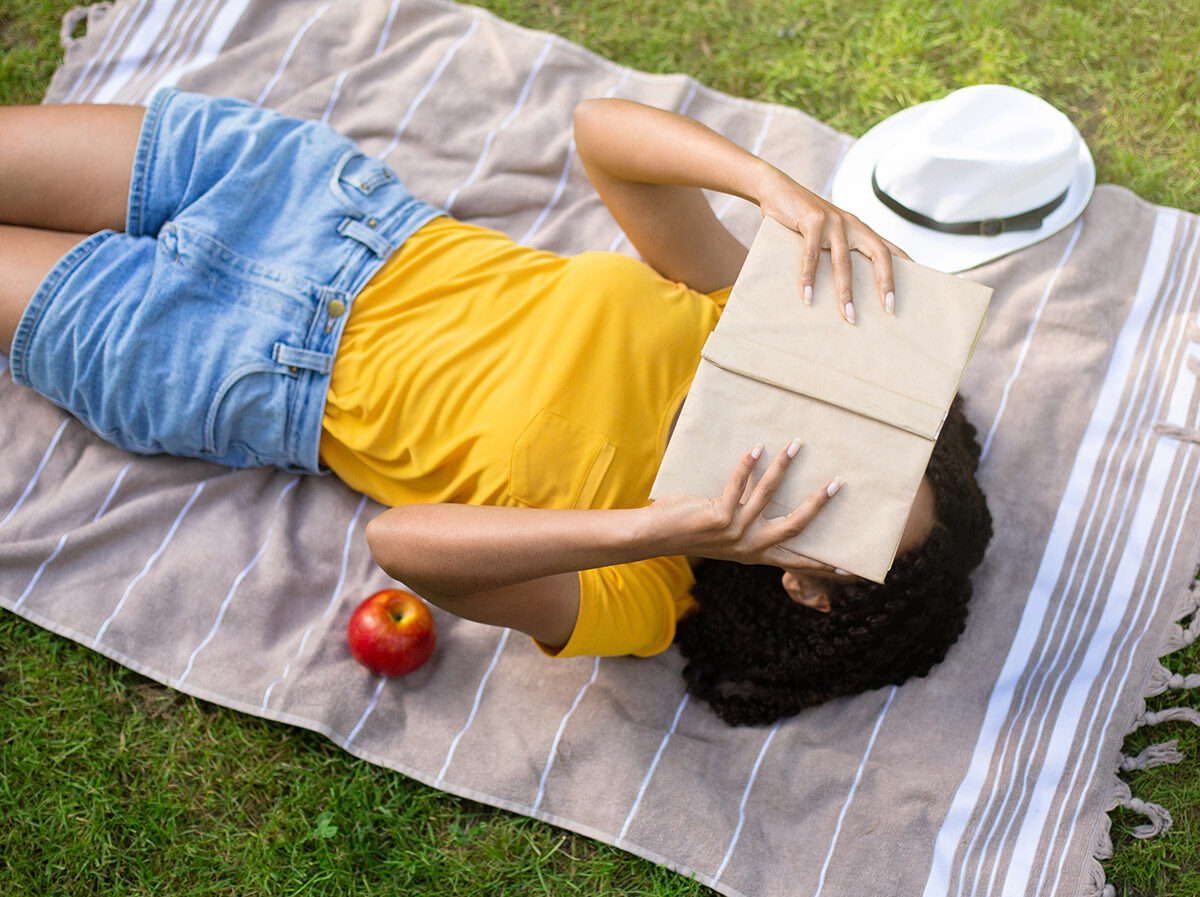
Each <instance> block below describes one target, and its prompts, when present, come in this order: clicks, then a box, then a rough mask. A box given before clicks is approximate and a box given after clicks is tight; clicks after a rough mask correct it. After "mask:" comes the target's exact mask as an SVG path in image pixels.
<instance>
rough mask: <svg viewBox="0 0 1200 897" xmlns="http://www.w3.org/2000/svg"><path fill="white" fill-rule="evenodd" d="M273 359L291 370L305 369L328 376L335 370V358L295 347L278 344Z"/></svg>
mask: <svg viewBox="0 0 1200 897" xmlns="http://www.w3.org/2000/svg"><path fill="white" fill-rule="evenodd" d="M271 358H272V359H273V360H275V361H276V362H278V363H279V364H285V365H287V366H288V367H290V368H303V369H304V370H306V371H316V372H317V373H318V374H328V373H329V372H330V371H332V370H333V356H332V355H329V354H327V353H325V352H313V351H311V350H310V349H297V348H296V347H295V346H285V345H284V344H283V343H276V344H275V349H274V351H273V352H272V353H271Z"/></svg>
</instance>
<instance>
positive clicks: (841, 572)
mask: <svg viewBox="0 0 1200 897" xmlns="http://www.w3.org/2000/svg"><path fill="white" fill-rule="evenodd" d="M833 572H834V573H836V574H837V575H838V576H849V575H850V571H849V570H843V569H842V568H841V567H834V568H833Z"/></svg>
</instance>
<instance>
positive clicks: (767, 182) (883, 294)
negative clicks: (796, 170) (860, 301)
mask: <svg viewBox="0 0 1200 897" xmlns="http://www.w3.org/2000/svg"><path fill="white" fill-rule="evenodd" d="M756 198H757V202H758V206H759V208H760V209H761V210H762V213H763V215H764V216H765V217H770V218H774V219H775V220H776V221H778V222H779V223H780V224H782V225H783V226H784V227H786V228H789V229H790V230H794V231H795V232H796V233H798V234H800V236H802V237H803V238H804V256H803V259H802V260H801V265H800V289H801V291H802V295H803V296H804V301H805V303H806V304H808V303H811V302H812V291H813V284H814V283H815V281H816V276H817V265H818V263H819V262H820V258H821V251H822V250H824V249H828V250H829V255H830V258H831V259H832V261H833V285H834V291H835V292H836V294H837V299H838V309H839V311H840V312H841V315H842V318H843V319H844V320H846V321H848V322H849V323H851V324H853V323H854V317H855V316H854V299H853V296H852V288H851V283H852V269H851V266H850V253H851V252H858V253H860V254H861V255H863V256H865V257H866V258H868V259H870V261H871V265H872V266H873V267H874V269H875V285H876V287H877V289H878V293H879V302H880V304H881V305H882V306H883V308H884V311H886V312H887V313H888V314H891V313H892V312H893V311H895V302H896V298H895V297H896V294H895V283H894V281H893V278H892V255H898V256H900V257H901V258H908V255H907V254H905V252H904V251H903V250H901V249H900V248H899V247H898V246H896V245H894V244H892V243H890V242H888V241H887V240H885V239H883V237H881V236H879V235H878V234H877V233H875V231H873V230H871V228H869V227H867V226H866V225H865V224H863V223H862V222H861V221H859V220H858V219H857V218H855V217H854V216H853V215H851V214H850V213H849V212H847V211H845V210H843V209H840V208H838V207H837V206H835V205H833V204H832V203H830V202H828V201H826V200H824V199H822V198H821V197H819V196H817V195H816V194H815V193H813V192H812V191H810V190H808V189H806V188H804V187H802V186H801V185H800V184H797V183H796V182H795V181H793V180H792V179H791V178H790V177H788V176H787V175H786V174H784V173H783V172H782V171H780V170H779V169H777V168H772V169H770V170H769V171H768V172H767V174H766V176H765V177H764V183H763V185H762V186H761V187H760V188H759V191H758V196H757V197H756Z"/></svg>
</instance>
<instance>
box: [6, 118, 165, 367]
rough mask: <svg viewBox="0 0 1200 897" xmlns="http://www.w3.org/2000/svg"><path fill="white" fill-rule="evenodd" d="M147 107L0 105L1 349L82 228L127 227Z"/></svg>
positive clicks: (87, 231)
mask: <svg viewBox="0 0 1200 897" xmlns="http://www.w3.org/2000/svg"><path fill="white" fill-rule="evenodd" d="M144 115H145V110H144V109H143V108H142V107H140V106H88V105H66V106H10V107H0V349H2V350H3V351H4V352H8V351H9V349H10V347H11V346H12V339H13V334H14V332H15V331H16V328H17V322H18V321H20V320H21V315H22V314H23V313H24V311H25V307H26V306H27V305H28V304H29V300H30V298H32V296H33V293H34V291H35V290H36V289H37V286H38V284H39V283H41V281H42V278H43V277H45V275H46V273H47V272H48V271H49V270H50V269H51V268H52V267H54V263H55V262H57V261H58V260H59V259H60V258H61V257H62V256H63V255H64V254H65V253H66V252H67V251H68V250H69V249H70V248H71V247H72V246H74V245H75V244H76V243H78V242H79V241H80V240H82V239H83V238H84V237H85V236H86V235H87V234H90V233H95V232H96V231H100V230H105V229H111V230H117V231H120V230H124V229H125V211H126V207H127V206H128V202H129V182H130V176H131V174H132V170H133V157H134V154H135V153H136V151H137V142H138V135H139V133H140V132H141V127H142V118H143V116H144ZM5 225H8V226H5ZM13 225H16V226H13Z"/></svg>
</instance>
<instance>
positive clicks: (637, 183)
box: [575, 99, 907, 322]
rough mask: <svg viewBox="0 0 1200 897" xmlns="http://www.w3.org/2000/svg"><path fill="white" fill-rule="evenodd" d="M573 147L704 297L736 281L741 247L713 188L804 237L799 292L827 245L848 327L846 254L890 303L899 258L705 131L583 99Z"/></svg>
mask: <svg viewBox="0 0 1200 897" xmlns="http://www.w3.org/2000/svg"><path fill="white" fill-rule="evenodd" d="M575 144H576V149H577V150H578V152H579V157H580V159H581V160H582V161H583V164H584V168H585V169H586V170H587V173H588V177H589V178H591V180H592V183H593V184H594V185H595V187H596V190H597V192H598V193H599V194H600V198H601V199H603V200H604V204H605V205H606V206H607V207H608V210H609V211H610V212H612V214H613V217H614V218H616V220H617V223H618V224H620V226H621V229H622V230H624V232H625V234H626V235H627V236H628V237H629V239H630V241H631V242H632V243H633V245H634V246H635V247H636V248H637V250H638V253H639V254H640V255H641V256H642V258H643V259H645V260H646V262H647V263H649V264H650V265H651V266H652V267H653V268H654V269H655V270H657V271H658V272H659V273H660V274H662V275H663V276H664V277H667V278H669V279H671V280H678V281H682V282H683V283H686V284H687V285H688V286H690V287H691V288H692V289H694V290H699V291H700V292H703V293H710V292H713V291H714V290H718V289H721V288H723V287H727V286H729V285H730V284H732V283H733V282H734V280H735V279H736V278H737V275H738V272H739V271H740V270H741V267H742V264H743V263H744V262H745V260H746V247H744V246H743V245H742V244H741V243H740V242H738V241H737V239H735V238H734V236H733V235H732V234H730V233H729V231H728V230H726V228H725V225H724V224H723V223H722V222H721V221H720V220H719V219H718V218H717V216H716V214H715V213H714V212H713V209H712V206H711V205H709V202H708V199H707V198H706V197H705V196H704V194H703V192H702V191H703V190H716V191H719V192H721V193H727V194H729V195H731V196H738V197H741V198H742V199H746V200H749V201H751V202H753V203H756V204H757V205H758V206H759V208H760V209H761V210H762V212H763V214H764V215H769V216H771V217H772V218H774V219H775V220H777V221H778V222H779V223H780V224H782V225H784V226H785V227H788V228H790V229H791V230H794V231H796V232H797V233H799V234H800V235H801V236H802V237H803V238H804V259H803V267H802V271H803V274H802V275H801V283H800V288H801V290H802V291H804V292H803V295H806V296H811V293H812V286H813V283H814V281H815V278H816V272H817V263H818V260H819V259H820V257H821V250H823V249H828V250H829V251H830V254H831V256H832V259H833V279H834V285H835V288H836V291H837V295H838V306H839V310H840V312H841V315H842V317H843V318H845V319H846V320H848V321H851V322H853V320H854V305H853V302H852V301H851V291H852V282H851V281H852V278H851V270H850V253H851V252H852V251H857V252H860V253H862V254H863V255H864V256H866V257H867V258H869V259H870V260H871V262H872V264H873V265H874V267H875V279H876V283H877V284H878V290H879V301H880V302H881V303H882V304H883V306H884V308H889V307H890V306H891V305H892V303H893V300H892V299H889V298H888V297H889V296H890V295H892V294H893V293H894V290H893V284H892V261H891V253H892V252H894V253H896V254H897V255H900V256H904V253H903V252H901V251H900V250H899V249H897V248H896V247H895V246H893V245H891V244H890V243H888V242H887V241H886V240H884V239H882V238H881V237H879V236H878V235H877V234H876V233H875V232H874V231H872V230H871V229H870V228H869V227H867V226H866V225H865V224H863V223H862V222H861V221H859V220H858V219H857V218H855V217H854V216H853V215H851V214H849V213H848V212H844V211H842V210H841V209H839V208H838V207H837V206H834V205H832V204H831V203H829V202H826V201H825V200H824V199H821V198H820V197H819V196H817V195H816V194H814V193H812V192H810V191H808V190H806V189H804V188H803V187H801V186H800V185H799V184H797V183H796V182H795V181H793V180H792V179H791V178H790V177H788V176H787V175H786V174H784V173H783V172H782V171H780V170H779V169H778V168H776V167H775V166H774V165H771V164H770V163H769V162H766V161H764V160H763V159H760V158H759V157H758V156H755V155H754V154H753V153H751V152H750V151H748V150H746V149H743V148H742V147H740V146H738V145H736V144H734V143H733V142H731V141H729V140H727V139H726V138H725V137H723V136H721V135H720V134H718V133H716V132H715V131H713V130H711V129H710V128H708V127H706V126H705V125H702V124H700V123H699V122H697V121H694V120H692V119H690V118H686V117H684V116H682V115H677V114H675V113H673V112H667V111H665V110H663V109H655V108H653V107H651V106H644V105H642V104H640V103H635V102H633V101H631V100H618V99H603V100H584V101H583V102H582V103H580V104H579V105H578V106H577V107H576V108H575ZM904 257H906V258H907V256H904Z"/></svg>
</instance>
